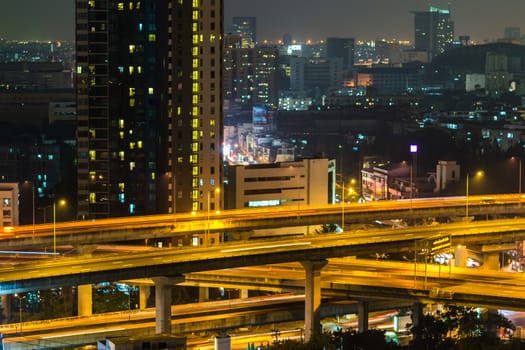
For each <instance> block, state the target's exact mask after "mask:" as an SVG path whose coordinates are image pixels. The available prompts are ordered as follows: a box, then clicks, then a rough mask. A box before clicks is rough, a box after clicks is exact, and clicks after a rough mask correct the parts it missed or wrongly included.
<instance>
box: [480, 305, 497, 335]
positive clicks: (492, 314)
mask: <svg viewBox="0 0 525 350" xmlns="http://www.w3.org/2000/svg"><path fill="white" fill-rule="evenodd" d="M483 320H484V322H485V329H486V330H487V335H488V336H489V337H490V338H498V337H499V334H498V324H497V320H498V310H495V309H488V310H487V311H486V312H485V314H484V315H483Z"/></svg>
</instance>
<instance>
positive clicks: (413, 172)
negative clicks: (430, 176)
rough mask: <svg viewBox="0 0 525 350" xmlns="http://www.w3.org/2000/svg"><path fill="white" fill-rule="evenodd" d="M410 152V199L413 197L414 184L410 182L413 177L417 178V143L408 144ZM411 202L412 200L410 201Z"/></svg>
mask: <svg viewBox="0 0 525 350" xmlns="http://www.w3.org/2000/svg"><path fill="white" fill-rule="evenodd" d="M410 153H412V163H411V164H410V199H412V198H414V185H413V183H412V181H413V177H414V176H415V177H416V178H417V145H410ZM410 203H411V204H412V201H410Z"/></svg>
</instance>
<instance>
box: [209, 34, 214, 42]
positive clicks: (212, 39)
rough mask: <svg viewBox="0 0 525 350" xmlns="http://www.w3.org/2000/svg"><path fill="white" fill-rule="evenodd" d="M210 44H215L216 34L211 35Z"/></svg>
mask: <svg viewBox="0 0 525 350" xmlns="http://www.w3.org/2000/svg"><path fill="white" fill-rule="evenodd" d="M210 42H211V43H214V42H215V34H210Z"/></svg>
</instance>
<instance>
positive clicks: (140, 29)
mask: <svg viewBox="0 0 525 350" xmlns="http://www.w3.org/2000/svg"><path fill="white" fill-rule="evenodd" d="M143 28H144V25H143V24H142V23H139V32H142V29H143Z"/></svg>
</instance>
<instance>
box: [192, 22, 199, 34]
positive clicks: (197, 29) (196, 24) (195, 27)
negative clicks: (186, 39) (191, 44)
mask: <svg viewBox="0 0 525 350" xmlns="http://www.w3.org/2000/svg"><path fill="white" fill-rule="evenodd" d="M192 28H193V32H194V33H195V32H198V31H199V23H197V22H193V24H192Z"/></svg>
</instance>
